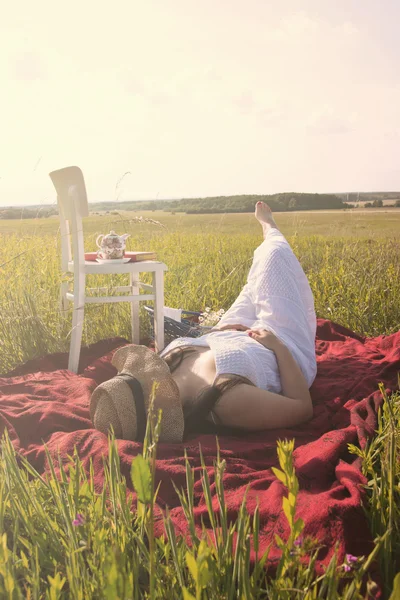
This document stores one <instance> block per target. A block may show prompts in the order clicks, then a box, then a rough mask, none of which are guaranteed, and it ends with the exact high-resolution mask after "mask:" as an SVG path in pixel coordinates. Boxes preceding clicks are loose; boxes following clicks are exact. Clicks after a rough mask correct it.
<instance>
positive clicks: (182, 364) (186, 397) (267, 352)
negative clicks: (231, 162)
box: [90, 202, 317, 442]
mask: <svg viewBox="0 0 400 600" xmlns="http://www.w3.org/2000/svg"><path fill="white" fill-rule="evenodd" d="M255 217H256V219H257V220H258V221H259V222H260V224H261V226H262V230H263V237H264V240H263V242H262V243H261V244H260V246H259V247H258V248H257V249H256V250H255V252H254V259H253V263H252V266H251V269H250V272H249V275H248V278H247V283H246V285H245V286H244V288H243V289H242V291H241V292H240V294H239V296H238V298H237V299H236V301H235V302H234V303H233V305H232V306H231V307H230V309H229V310H228V311H227V312H226V313H225V314H224V316H223V317H222V319H221V320H220V322H219V323H218V326H217V327H216V328H214V329H213V330H212V331H211V332H209V333H207V334H206V335H203V336H201V337H199V338H186V337H183V338H178V339H176V340H174V341H173V342H172V343H171V344H169V345H168V346H167V347H166V348H165V349H164V350H163V351H162V352H161V353H160V354H159V355H157V354H156V353H154V352H153V351H151V350H149V349H148V348H146V347H145V346H134V345H129V346H124V347H123V348H120V349H119V350H117V352H116V353H115V354H114V357H113V364H114V365H115V366H116V368H117V369H118V375H117V376H116V377H114V378H113V379H111V380H109V381H107V382H105V383H103V384H101V385H100V386H99V387H98V388H96V390H95V391H94V392H93V394H92V398H91V405H90V411H91V418H92V421H93V423H94V426H95V427H96V428H97V429H99V430H100V431H103V432H104V433H106V432H107V431H108V430H109V428H110V426H112V427H113V429H114V432H115V435H116V437H117V438H123V439H131V440H137V441H142V440H143V437H144V434H145V430H146V422H147V412H148V406H149V402H150V396H151V393H152V388H153V383H154V382H156V383H157V385H156V386H155V388H156V391H155V396H154V408H155V410H156V412H158V409H160V408H161V409H162V417H161V435H160V441H162V442H163V441H164V442H181V441H182V440H183V438H184V436H185V435H186V434H188V433H190V432H196V431H203V430H204V426H205V425H207V427H208V430H209V431H211V430H213V425H214V430H215V431H218V429H219V428H220V429H221V428H222V429H224V428H226V427H228V428H235V429H242V430H247V431H256V430H263V429H274V428H279V427H293V426H295V425H298V424H300V423H303V422H305V421H307V420H309V419H310V418H311V417H312V414H313V408H312V402H311V397H310V393H309V388H310V386H311V384H312V382H313V381H314V378H315V375H316V372H317V366H316V359H315V331H316V317H315V312H314V301H313V296H312V292H311V289H310V286H309V284H308V281H307V278H306V276H305V274H304V271H303V269H302V267H301V266H300V263H299V262H298V260H297V258H296V257H295V255H294V253H293V251H292V250H291V248H290V246H289V244H288V242H287V240H286V239H285V237H284V236H283V235H282V233H281V232H280V231H279V230H278V228H277V226H276V224H275V221H274V219H273V217H272V213H271V209H270V208H269V207H268V206H267V205H266V204H265V203H264V202H257V204H256V208H255Z"/></svg>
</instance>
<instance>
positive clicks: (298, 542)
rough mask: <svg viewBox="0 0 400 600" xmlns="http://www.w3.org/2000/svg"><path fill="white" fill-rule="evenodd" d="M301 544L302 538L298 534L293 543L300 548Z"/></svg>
mask: <svg viewBox="0 0 400 600" xmlns="http://www.w3.org/2000/svg"><path fill="white" fill-rule="evenodd" d="M302 544H303V538H302V537H301V536H300V537H298V538H297V540H294V542H293V545H294V546H296V548H300V546H301V545H302Z"/></svg>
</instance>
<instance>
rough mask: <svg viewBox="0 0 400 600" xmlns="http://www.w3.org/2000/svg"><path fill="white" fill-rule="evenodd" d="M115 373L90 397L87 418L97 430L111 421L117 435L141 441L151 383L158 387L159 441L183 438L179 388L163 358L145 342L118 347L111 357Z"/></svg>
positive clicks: (108, 425) (178, 440) (155, 405)
mask: <svg viewBox="0 0 400 600" xmlns="http://www.w3.org/2000/svg"><path fill="white" fill-rule="evenodd" d="M112 364H113V365H114V367H116V368H117V369H118V375H116V376H115V377H113V378H112V379H109V380H108V381H105V382H104V383H102V384H101V385H99V386H98V387H97V388H96V389H95V390H94V392H93V394H92V397H91V399H90V418H91V420H92V423H93V425H94V426H95V428H96V429H98V430H99V431H102V432H103V433H107V432H108V430H109V428H110V426H111V425H112V427H113V429H114V432H115V436H116V438H119V439H124V440H137V441H140V442H141V441H143V438H144V434H145V431H146V422H147V414H148V410H149V404H150V397H151V392H152V388H153V383H154V382H157V384H158V387H157V390H156V392H155V397H154V413H155V414H156V415H158V411H159V409H160V408H161V409H162V417H161V430H160V442H169V443H177V442H181V441H182V439H183V430H184V419H183V410H182V403H181V401H180V398H179V389H178V386H177V385H176V383H175V381H174V379H173V378H172V376H171V373H170V370H169V367H168V365H167V363H166V362H165V360H163V359H162V358H161V357H160V356H158V355H157V354H156V353H155V352H153V351H152V350H149V348H146V346H136V345H128V346H124V347H123V348H119V350H117V351H116V352H115V354H114V356H113V358H112Z"/></svg>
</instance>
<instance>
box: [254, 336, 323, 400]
mask: <svg viewBox="0 0 400 600" xmlns="http://www.w3.org/2000/svg"><path fill="white" fill-rule="evenodd" d="M248 335H249V336H250V337H252V338H253V339H254V340H256V341H257V342H259V343H260V344H262V345H263V346H265V348H268V349H269V350H272V351H273V352H274V353H275V356H276V360H277V363H278V368H279V375H280V379H281V385H282V392H283V394H284V395H285V396H287V397H288V398H298V399H299V400H304V401H305V402H311V396H310V392H309V389H308V384H307V381H306V379H305V377H304V375H303V373H302V371H301V369H300V367H299V365H298V364H297V362H296V361H295V359H294V358H293V356H292V354H291V352H290V350H289V349H288V348H287V347H286V346H285V345H284V344H283V343H282V342H281V341H280V340H279V339H278V338H277V337H276V336H275V335H274V334H273V333H271V332H270V331H266V330H265V329H252V330H251V331H249V333H248Z"/></svg>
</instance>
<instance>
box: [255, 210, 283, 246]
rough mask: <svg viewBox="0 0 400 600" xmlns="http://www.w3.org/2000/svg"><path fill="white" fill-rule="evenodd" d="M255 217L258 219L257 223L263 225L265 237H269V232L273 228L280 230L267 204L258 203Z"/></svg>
mask: <svg viewBox="0 0 400 600" xmlns="http://www.w3.org/2000/svg"><path fill="white" fill-rule="evenodd" d="M255 217H256V219H257V221H259V222H260V223H261V227H262V228H263V234H264V237H265V236H266V235H267V233H268V231H269V230H270V229H271V228H275V229H278V227H277V225H276V223H275V221H274V218H273V216H272V211H271V209H270V207H269V206H268V204H265V202H257V204H256V210H255Z"/></svg>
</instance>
